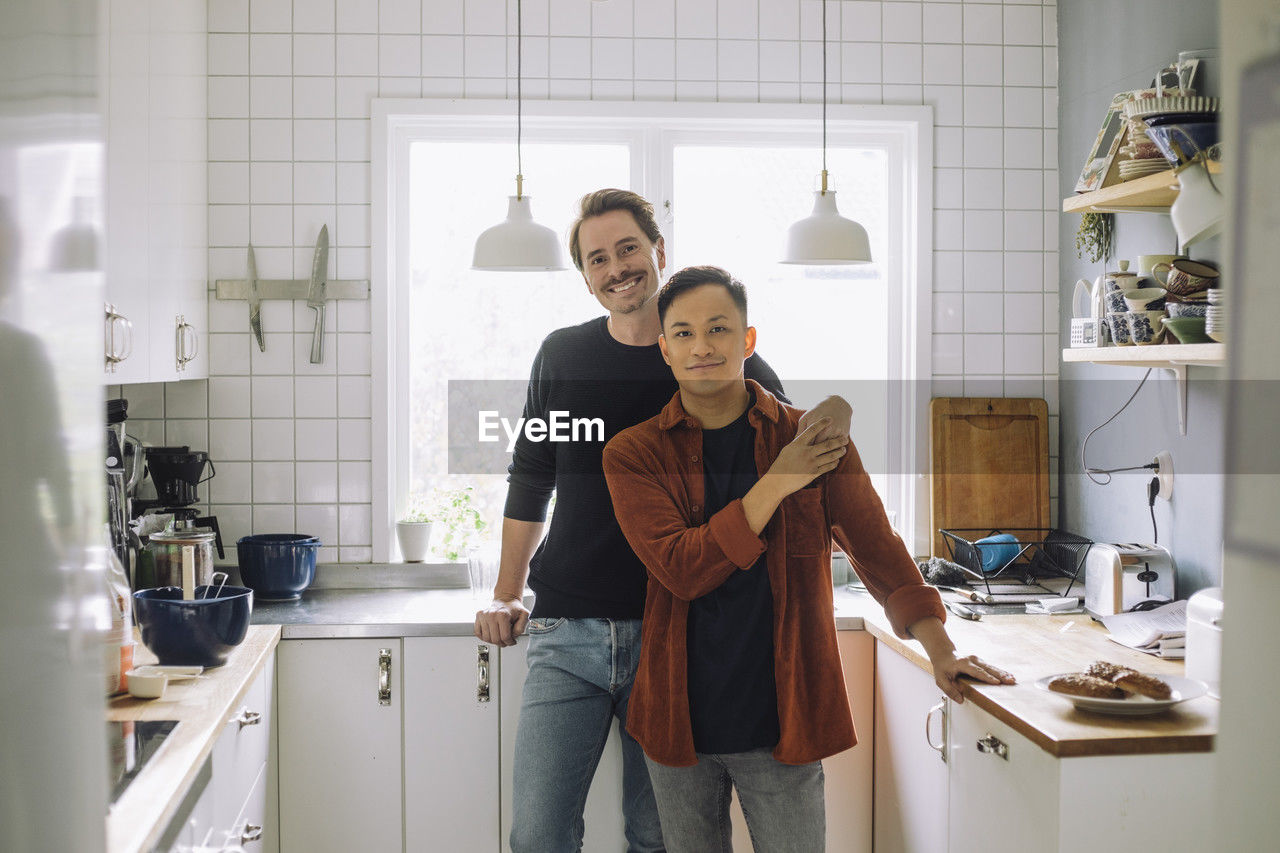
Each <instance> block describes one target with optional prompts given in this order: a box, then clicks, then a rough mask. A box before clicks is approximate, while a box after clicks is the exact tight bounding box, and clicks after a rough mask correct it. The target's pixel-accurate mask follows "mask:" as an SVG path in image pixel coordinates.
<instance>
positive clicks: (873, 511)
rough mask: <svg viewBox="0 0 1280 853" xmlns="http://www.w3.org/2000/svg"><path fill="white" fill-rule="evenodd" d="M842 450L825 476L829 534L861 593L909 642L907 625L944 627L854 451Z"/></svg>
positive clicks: (937, 604)
mask: <svg viewBox="0 0 1280 853" xmlns="http://www.w3.org/2000/svg"><path fill="white" fill-rule="evenodd" d="M848 450H849V452H848V453H846V454H845V456H844V458H843V459H841V460H840V464H839V465H838V466H837V467H836V469H835V470H834V471H832V472H831V473H830V474H828V475H827V507H828V509H827V511H828V514H829V516H830V519H831V535H832V537H833V538H834V539H835V541H836V544H838V545H839V546H840V549H841V550H842V551H844V552H845V554H846V555H848V557H849V562H850V563H851V564H852V566H853V568H854V571H856V572H857V573H858V577H859V578H861V579H862V582H863V583H864V584H866V587H867V591H868V592H869V593H871V595H872V597H873V598H875V600H876V601H878V602H879V603H880V606H882V607H883V608H884V612H885V616H887V617H888V618H889V624H890V625H891V626H892V627H893V631H894V633H895V634H897V635H898V636H899V637H902V638H904V639H910V638H911V634H910V633H909V632H908V631H907V628H908V627H909V626H910V625H911V624H912V623H913V622H915V621H917V620H919V619H923V618H925V617H928V616H936V617H937V618H938V619H939V620H940V621H944V622H945V621H946V618H947V612H946V608H944V607H943V606H942V598H941V597H940V596H939V595H938V591H937V590H936V589H934V588H933V587H931V586H929V585H928V584H926V583H925V582H924V578H923V577H922V576H921V574H920V569H919V567H917V566H916V563H915V560H913V559H911V555H910V554H909V553H908V552H907V548H906V546H905V545H904V544H903V543H902V540H901V539H899V538H898V536H897V534H895V533H894V532H893V528H892V527H891V526H890V525H889V518H888V516H887V515H886V514H885V511H884V505H883V504H882V503H881V502H880V496H879V495H877V494H876V490H875V488H874V487H873V486H872V485H871V477H870V476H868V475H867V472H866V469H865V468H863V467H862V459H861V457H859V456H858V450H857V448H856V447H854V446H853V444H850V445H849V446H848Z"/></svg>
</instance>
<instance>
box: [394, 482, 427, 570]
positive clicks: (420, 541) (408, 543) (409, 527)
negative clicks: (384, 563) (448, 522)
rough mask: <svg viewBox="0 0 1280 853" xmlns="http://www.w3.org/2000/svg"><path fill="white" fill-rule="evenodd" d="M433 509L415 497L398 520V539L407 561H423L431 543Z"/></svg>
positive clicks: (401, 552) (401, 551)
mask: <svg viewBox="0 0 1280 853" xmlns="http://www.w3.org/2000/svg"><path fill="white" fill-rule="evenodd" d="M432 520H433V519H432V517H431V509H430V507H428V505H427V504H426V503H425V502H423V501H422V500H421V499H417V498H415V499H414V500H413V502H412V503H411V504H410V505H409V509H408V511H407V512H406V513H405V514H404V515H403V516H401V517H400V518H399V519H398V520H397V521H396V540H397V541H398V542H399V543H400V555H401V556H403V557H404V561H405V562H406V563H421V562H422V561H423V560H425V559H426V558H427V552H428V550H429V549H430V545H431V528H432Z"/></svg>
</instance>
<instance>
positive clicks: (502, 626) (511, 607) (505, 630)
mask: <svg viewBox="0 0 1280 853" xmlns="http://www.w3.org/2000/svg"><path fill="white" fill-rule="evenodd" d="M528 624H529V611H528V610H527V609H525V606H524V604H523V603H522V602H521V601H520V599H518V598H514V599H500V598H495V599H494V600H493V603H491V604H490V605H489V606H488V607H486V608H484V609H483V610H478V611H476V636H477V637H478V638H480V639H481V640H483V641H484V642H486V643H493V644H494V645H497V646H514V645H515V644H516V637H518V636H520V635H521V634H523V633H524V629H525V626H526V625H528Z"/></svg>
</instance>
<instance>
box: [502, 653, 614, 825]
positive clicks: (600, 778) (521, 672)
mask: <svg viewBox="0 0 1280 853" xmlns="http://www.w3.org/2000/svg"><path fill="white" fill-rule="evenodd" d="M528 650H529V638H528V636H527V635H525V636H521V637H519V638H518V639H517V641H516V644H515V645H514V646H508V647H507V648H505V649H503V650H502V667H501V689H500V691H499V701H500V703H501V725H500V728H501V746H502V749H501V754H500V760H499V766H500V768H501V770H500V772H501V787H502V805H501V813H502V832H501V837H500V841H501V844H500V845H499V847H498V848H497V849H499V850H506V849H507V839H508V838H510V837H511V814H512V809H511V797H512V776H511V771H512V757H513V756H514V755H515V754H516V726H517V724H518V723H519V721H520V697H521V695H522V694H523V693H524V680H525V674H526V673H527V672H528V663H527V660H526V654H527V652H528ZM583 820H584V822H585V824H586V831H585V833H584V835H583V839H582V849H583V850H626V849H627V842H626V835H625V832H624V826H623V819H622V740H621V738H620V737H619V735H618V726H617V724H616V723H615V724H614V725H613V726H612V727H611V728H610V731H609V738H608V740H607V741H606V742H605V745H604V753H603V754H602V755H601V756H600V764H599V765H598V766H597V767H596V775H595V778H594V779H593V780H592V782H591V790H590V791H589V792H588V793H587V804H586V806H585V808H584V809H583ZM477 849H478V848H477Z"/></svg>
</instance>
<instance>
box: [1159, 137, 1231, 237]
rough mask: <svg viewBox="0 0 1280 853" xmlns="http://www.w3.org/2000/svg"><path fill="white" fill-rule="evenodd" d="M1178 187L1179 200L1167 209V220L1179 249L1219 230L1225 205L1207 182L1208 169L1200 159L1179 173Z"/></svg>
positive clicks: (1193, 161) (1208, 181)
mask: <svg viewBox="0 0 1280 853" xmlns="http://www.w3.org/2000/svg"><path fill="white" fill-rule="evenodd" d="M1178 183H1179V185H1180V189H1179V190H1178V197H1177V198H1176V199H1174V200H1173V206H1172V207H1170V208H1169V216H1170V218H1172V219H1173V230H1174V231H1176V232H1177V234H1178V245H1179V246H1180V247H1182V248H1185V247H1186V246H1188V245H1190V244H1192V243H1194V242H1196V241H1197V240H1203V239H1205V238H1206V237H1212V236H1213V235H1215V234H1217V233H1219V232H1220V231H1221V230H1222V217H1223V213H1224V211H1225V207H1226V204H1225V202H1224V201H1223V199H1222V194H1221V193H1219V192H1218V190H1217V189H1216V188H1215V187H1214V186H1213V183H1212V181H1211V180H1210V179H1209V170H1208V166H1206V165H1205V162H1204V159H1203V158H1201V157H1196V159H1194V160H1192V161H1191V162H1190V163H1188V164H1187V165H1186V166H1183V167H1182V169H1180V170H1179V171H1178Z"/></svg>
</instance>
